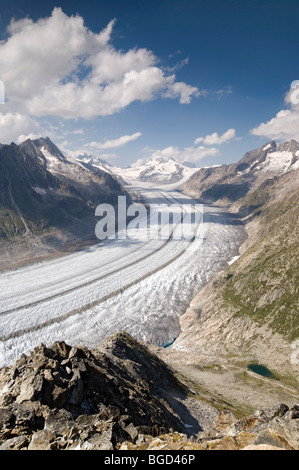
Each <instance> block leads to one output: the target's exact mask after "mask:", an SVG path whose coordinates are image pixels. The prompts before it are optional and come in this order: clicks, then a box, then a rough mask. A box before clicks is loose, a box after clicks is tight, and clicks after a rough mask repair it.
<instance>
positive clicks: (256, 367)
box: [247, 364, 279, 380]
mask: <svg viewBox="0 0 299 470" xmlns="http://www.w3.org/2000/svg"><path fill="white" fill-rule="evenodd" d="M247 369H248V370H251V372H255V373H256V374H258V375H261V376H262V377H266V378H267V379H274V380H279V379H278V378H277V377H276V376H275V375H274V374H273V372H271V370H270V369H268V367H266V366H263V365H261V364H249V365H248V366H247Z"/></svg>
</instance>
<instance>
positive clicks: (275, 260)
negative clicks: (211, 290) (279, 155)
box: [221, 184, 299, 341]
mask: <svg viewBox="0 0 299 470" xmlns="http://www.w3.org/2000/svg"><path fill="white" fill-rule="evenodd" d="M276 190H277V185H276V184H274V185H273V186H271V187H265V188H262V189H261V188H258V190H257V191H255V193H253V194H251V195H250V196H249V197H248V198H246V199H245V200H244V201H243V205H247V204H248V205H250V204H252V202H253V201H254V200H255V201H257V200H259V201H260V202H259V204H258V205H259V207H258V208H257V210H258V211H259V212H261V213H260V215H259V216H258V218H257V220H258V222H259V227H260V228H259V232H258V236H257V240H256V241H255V243H253V245H251V246H250V247H249V248H248V250H247V251H246V252H245V253H244V254H243V256H242V257H241V258H240V259H239V260H238V261H237V262H236V263H234V264H233V265H232V266H231V267H230V268H229V269H228V270H227V271H226V274H225V276H226V277H225V279H226V281H227V282H226V283H225V284H224V286H223V287H222V289H221V294H222V296H223V298H224V299H225V301H226V303H232V304H233V306H234V307H237V308H238V310H239V311H238V313H237V315H249V316H250V317H251V319H253V320H254V321H256V322H257V323H258V324H267V325H268V326H270V327H271V329H272V330H273V332H275V333H279V334H281V335H283V336H284V337H285V338H286V339H287V340H290V341H292V340H295V339H296V338H298V337H299V314H298V312H299V189H297V190H295V191H294V192H291V193H290V194H289V195H288V196H287V197H284V198H283V199H282V200H277V198H276V197H275V191H276ZM278 192H279V191H278Z"/></svg>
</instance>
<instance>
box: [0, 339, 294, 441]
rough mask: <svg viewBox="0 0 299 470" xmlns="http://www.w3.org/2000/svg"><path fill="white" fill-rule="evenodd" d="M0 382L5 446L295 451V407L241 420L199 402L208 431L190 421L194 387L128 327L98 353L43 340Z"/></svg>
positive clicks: (0, 433)
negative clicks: (268, 448) (262, 447)
mask: <svg viewBox="0 0 299 470" xmlns="http://www.w3.org/2000/svg"><path fill="white" fill-rule="evenodd" d="M0 387H1V388H0V392H1V393H0V450H20V449H22V450H26V449H28V450H115V449H117V450H128V449H133V448H134V449H148V450H152V449H154V450H158V449H163V450H165V449H173V450H179V449H185V450H195V449H196V450H212V449H227V448H231V449H234V450H237V449H242V448H245V447H247V446H249V445H254V446H256V445H258V444H266V445H271V446H275V447H277V448H279V449H288V450H291V449H298V440H296V436H297V432H298V426H299V419H298V418H299V406H298V405H295V406H293V407H291V408H289V407H288V406H286V405H283V404H279V405H277V406H275V407H274V408H271V409H269V410H264V411H260V412H258V413H256V414H255V415H253V416H251V417H247V418H242V419H241V420H240V419H238V418H236V417H235V416H234V415H233V414H231V413H230V412H228V411H225V410H222V411H217V410H216V409H215V408H213V406H212V405H209V406H208V405H207V404H206V403H202V405H201V409H200V414H205V415H206V418H205V420H204V421H202V422H204V423H205V426H204V429H203V428H195V427H193V426H191V425H190V426H189V427H186V425H185V423H184V421H185V419H186V416H187V415H188V413H190V412H189V411H188V412H187V413H186V407H185V406H184V405H185V403H187V401H188V395H190V394H191V395H192V390H190V389H188V388H187V387H186V385H184V384H183V383H182V382H180V380H179V379H178V378H177V376H176V373H175V372H174V371H173V370H172V369H170V368H169V367H168V366H166V364H165V363H163V362H162V361H161V360H160V359H159V358H158V357H157V356H155V355H154V354H153V353H151V352H150V351H149V350H148V349H147V348H146V347H145V346H144V345H142V344H140V343H138V342H137V341H135V340H133V338H131V337H130V336H129V335H127V334H126V333H124V332H122V333H120V334H117V335H115V336H113V337H111V338H108V339H107V340H106V341H105V342H104V343H103V344H102V345H101V346H100V347H99V348H98V349H96V350H94V351H89V350H88V349H87V348H84V347H70V346H68V345H66V344H65V343H55V344H54V345H53V346H52V347H46V346H43V345H41V346H40V347H38V348H36V349H35V350H34V351H33V352H32V354H31V355H30V356H25V355H23V356H22V357H21V358H20V359H19V360H18V361H17V362H16V364H15V365H13V366H11V367H6V368H3V369H1V370H0ZM191 418H192V414H190V415H189V419H191ZM193 421H194V422H195V421H196V418H195V417H193ZM186 429H187V430H188V432H186Z"/></svg>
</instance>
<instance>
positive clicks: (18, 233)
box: [0, 138, 130, 267]
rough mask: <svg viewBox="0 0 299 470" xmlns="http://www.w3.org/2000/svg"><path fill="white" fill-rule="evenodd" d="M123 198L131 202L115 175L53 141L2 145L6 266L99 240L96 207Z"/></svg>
mask: <svg viewBox="0 0 299 470" xmlns="http://www.w3.org/2000/svg"><path fill="white" fill-rule="evenodd" d="M120 195H126V196H127V197H128V200H130V196H129V195H128V194H127V192H126V191H125V190H124V189H123V187H122V186H121V185H120V184H119V182H118V181H117V180H116V179H115V178H113V176H112V175H111V174H108V173H106V172H104V171H102V170H100V169H98V168H95V167H93V166H88V165H85V166H84V164H82V165H80V164H78V163H77V162H75V161H70V160H68V159H67V158H66V157H65V156H64V155H63V154H62V152H61V151H60V150H59V149H58V148H57V147H56V145H55V144H53V142H51V140H50V139H49V138H46V139H43V138H40V139H37V140H35V141H31V140H27V141H25V142H23V143H22V144H21V145H19V146H17V145H16V144H11V145H3V146H2V147H1V148H0V249H1V252H3V255H4V256H3V257H2V256H1V259H2V261H1V267H9V264H10V263H13V261H14V260H16V261H18V260H19V259H21V258H22V257H23V258H26V257H27V258H28V257H29V258H37V257H38V256H42V255H44V254H46V253H49V252H50V253H51V252H59V251H61V250H62V251H63V250H64V249H68V248H69V247H70V246H71V245H72V244H73V245H79V244H80V243H82V242H83V241H91V240H93V241H96V239H95V235H94V228H95V224H96V218H95V215H94V212H95V208H96V207H97V205H98V204H100V203H103V202H106V203H111V204H113V205H115V204H116V203H117V197H118V196H120ZM18 244H20V245H21V247H20V248H18ZM12 247H13V248H12ZM6 253H8V256H7V257H6Z"/></svg>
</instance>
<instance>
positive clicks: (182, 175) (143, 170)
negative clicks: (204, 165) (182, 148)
mask: <svg viewBox="0 0 299 470" xmlns="http://www.w3.org/2000/svg"><path fill="white" fill-rule="evenodd" d="M196 170H197V168H190V167H187V166H185V165H182V164H181V163H179V162H178V161H177V160H175V159H174V158H173V157H172V156H162V155H154V156H152V157H150V158H148V159H146V160H138V161H137V162H136V163H134V164H132V165H131V166H129V167H128V168H123V169H121V168H115V167H113V169H112V171H113V172H115V173H117V174H119V175H121V176H122V177H123V178H124V179H125V180H126V181H129V180H130V179H131V180H135V181H136V180H139V181H143V182H148V183H157V184H172V183H178V182H182V180H185V179H187V178H189V177H190V176H191V175H192V174H193V173H194V171H196Z"/></svg>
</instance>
